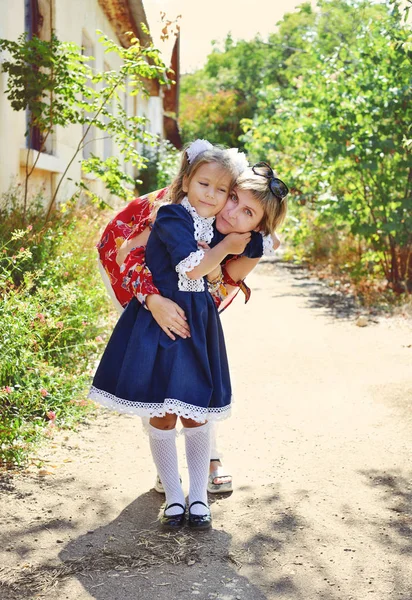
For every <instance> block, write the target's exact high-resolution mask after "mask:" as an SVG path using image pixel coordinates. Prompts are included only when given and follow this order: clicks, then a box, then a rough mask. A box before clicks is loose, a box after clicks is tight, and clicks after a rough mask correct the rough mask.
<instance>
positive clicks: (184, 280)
mask: <svg viewBox="0 0 412 600" xmlns="http://www.w3.org/2000/svg"><path fill="white" fill-rule="evenodd" d="M204 255H205V251H204V250H202V248H199V250H196V252H191V253H190V254H189V256H187V257H186V258H184V259H183V260H181V261H180V263H179V264H177V265H176V267H175V268H176V271H177V274H178V276H179V280H178V282H177V286H178V288H179V290H180V291H181V292H204V291H205V282H204V279H203V277H201V278H200V279H190V278H189V277H188V276H187V275H186V273H187V272H189V271H191V270H192V269H194V268H195V267H197V265H198V264H199V263H200V261H201V260H202V259H203V257H204Z"/></svg>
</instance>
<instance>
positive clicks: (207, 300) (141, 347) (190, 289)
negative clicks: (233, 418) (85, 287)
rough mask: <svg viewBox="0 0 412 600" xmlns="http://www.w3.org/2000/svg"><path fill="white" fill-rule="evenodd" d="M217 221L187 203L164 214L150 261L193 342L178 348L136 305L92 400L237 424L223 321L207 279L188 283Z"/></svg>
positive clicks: (106, 358) (112, 343)
mask: <svg viewBox="0 0 412 600" xmlns="http://www.w3.org/2000/svg"><path fill="white" fill-rule="evenodd" d="M185 202H186V204H185ZM213 221H214V219H213V218H211V219H203V218H201V217H199V216H198V215H197V213H196V211H195V210H194V209H193V208H192V207H191V206H190V204H189V203H188V202H187V200H186V201H184V202H183V203H182V204H171V205H166V206H162V207H161V208H160V209H159V211H158V214H157V217H156V221H155V223H154V226H153V229H152V232H151V235H150V238H149V241H148V244H147V248H146V261H147V265H148V267H149V268H150V270H151V272H152V275H153V281H154V284H155V285H156V287H157V288H158V289H159V291H160V293H161V294H162V295H163V296H164V297H166V298H170V299H171V300H173V301H174V302H176V303H177V304H178V305H179V306H180V307H181V308H182V309H183V310H184V311H185V314H186V318H187V320H188V324H189V327H190V332H191V337H190V338H187V339H182V338H180V337H178V336H176V340H171V339H170V338H169V337H168V336H167V335H166V334H165V333H164V332H163V331H162V329H161V328H160V327H159V325H158V324H157V323H156V321H155V320H154V319H153V317H152V315H151V313H150V311H148V310H146V309H145V308H144V307H143V306H142V305H141V304H140V303H139V302H138V301H137V300H136V299H135V298H134V299H133V300H132V301H131V302H130V303H129V305H128V306H127V308H126V309H125V311H124V312H123V314H122V315H121V317H120V319H119V321H118V323H117V325H116V327H115V329H114V331H113V333H112V336H111V338H110V340H109V342H108V345H107V347H106V350H105V352H104V354H103V357H102V359H101V361H100V364H99V367H98V369H97V371H96V374H95V376H94V379H93V385H92V387H91V390H90V393H89V397H90V398H92V399H93V400H96V401H98V402H99V403H101V404H103V405H104V406H108V407H111V408H114V409H115V410H118V411H119V412H130V413H134V414H137V415H140V416H143V417H153V416H164V415H165V413H167V412H171V413H175V414H177V415H179V416H183V417H186V418H190V419H194V420H196V421H198V422H203V421H205V420H206V419H207V420H213V419H222V418H225V417H227V416H229V413H230V403H231V396H232V391H231V384H230V376H229V367H228V361H227V356H226V348H225V341H224V337H223V331H222V326H221V323H220V318H219V315H218V312H217V309H216V306H215V304H214V302H213V299H212V297H211V295H210V294H209V292H208V290H207V284H206V282H205V278H201V279H196V280H192V279H189V278H188V277H187V276H186V275H185V273H186V272H188V271H191V270H192V269H193V268H194V267H195V266H197V264H199V262H200V260H201V259H202V257H203V250H199V248H198V245H197V240H198V239H204V240H205V241H208V242H209V243H210V241H211V238H212V236H213V227H212V224H213ZM205 232H206V235H205ZM208 236H209V238H208ZM205 238H206V239H205Z"/></svg>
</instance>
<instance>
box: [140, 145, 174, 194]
mask: <svg viewBox="0 0 412 600" xmlns="http://www.w3.org/2000/svg"><path fill="white" fill-rule="evenodd" d="M142 154H143V156H144V157H145V158H146V165H145V168H144V169H142V170H141V172H140V174H139V179H140V181H141V184H140V185H139V196H142V195H143V194H148V193H149V192H153V191H155V190H159V189H161V188H164V187H166V186H168V185H170V183H171V181H172V179H173V178H174V177H175V176H176V175H177V172H178V170H179V165H180V152H179V151H178V150H176V148H175V147H174V146H173V144H171V143H170V142H168V141H167V140H161V141H160V142H159V144H158V145H157V146H154V147H150V148H148V149H146V150H145V151H144V152H143V153H142Z"/></svg>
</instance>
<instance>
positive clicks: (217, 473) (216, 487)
mask: <svg viewBox="0 0 412 600" xmlns="http://www.w3.org/2000/svg"><path fill="white" fill-rule="evenodd" d="M210 462H215V461H210ZM216 479H225V480H226V481H222V482H221V483H216ZM207 491H208V492H209V494H227V493H229V492H233V483H232V476H231V475H228V474H227V473H226V472H225V469H224V467H223V466H222V465H219V466H218V467H217V468H216V469H214V470H213V471H212V472H211V473H210V474H209V477H208V480H207Z"/></svg>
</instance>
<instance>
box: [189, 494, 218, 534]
mask: <svg viewBox="0 0 412 600" xmlns="http://www.w3.org/2000/svg"><path fill="white" fill-rule="evenodd" d="M195 504H202V505H203V506H204V507H205V508H206V509H207V513H206V514H205V515H194V514H192V513H191V512H190V509H191V508H192V506H194V505H195ZM211 526H212V515H211V514H210V508H209V507H208V505H207V504H205V503H204V502H201V501H200V500H196V502H192V504H191V505H190V506H189V527H191V528H192V529H210V528H211Z"/></svg>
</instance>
